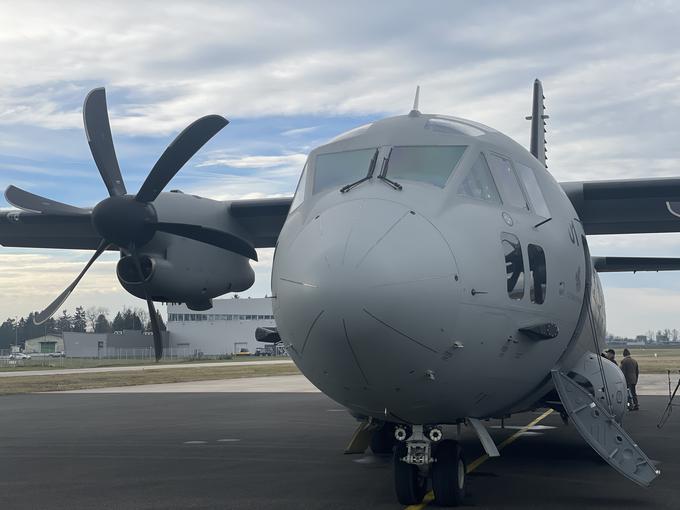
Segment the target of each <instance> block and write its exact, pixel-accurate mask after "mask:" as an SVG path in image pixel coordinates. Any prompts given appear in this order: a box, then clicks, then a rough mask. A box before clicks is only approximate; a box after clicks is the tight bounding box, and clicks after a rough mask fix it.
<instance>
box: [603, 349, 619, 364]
mask: <svg viewBox="0 0 680 510" xmlns="http://www.w3.org/2000/svg"><path fill="white" fill-rule="evenodd" d="M604 352H605V354H606V358H607V359H608V360H609V361H611V362H612V363H614V365H617V366H618V363H617V362H616V351H615V350H614V349H607V350H606V351H604Z"/></svg>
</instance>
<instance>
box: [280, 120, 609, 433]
mask: <svg viewBox="0 0 680 510" xmlns="http://www.w3.org/2000/svg"><path fill="white" fill-rule="evenodd" d="M414 146H425V147H430V146H454V147H461V148H464V149H460V150H464V152H463V153H462V156H461V157H460V159H459V160H458V162H457V164H456V165H455V168H454V169H453V171H452V173H451V174H450V177H449V178H448V179H447V180H446V182H445V184H443V185H442V186H439V185H433V184H431V183H428V182H423V181H422V180H419V179H418V178H416V179H412V178H410V177H409V176H408V175H404V176H400V177H397V176H391V174H390V170H389V166H388V171H387V174H386V175H387V177H389V178H390V179H392V180H393V181H396V182H398V183H399V184H400V185H401V186H402V187H403V188H402V189H396V188H395V187H393V186H392V185H390V184H389V183H388V182H386V181H385V180H383V179H379V178H378V177H377V176H378V174H379V173H380V171H381V165H382V164H384V162H385V161H386V159H385V158H387V156H388V155H389V154H390V149H391V148H393V147H414ZM361 149H370V150H376V149H377V150H378V151H379V152H378V156H377V162H376V164H375V170H374V174H373V177H372V178H370V179H368V180H366V181H365V182H362V183H360V184H358V185H357V186H356V187H354V188H352V189H350V190H349V191H346V192H340V189H341V188H342V187H343V186H344V185H347V184H351V183H352V182H353V181H356V179H355V178H354V177H351V178H350V177H348V178H347V179H346V181H343V182H340V183H339V184H337V185H335V186H330V187H326V188H324V189H318V190H317V189H316V188H315V184H316V183H315V173H316V164H317V158H318V157H319V156H322V155H325V154H335V153H343V152H348V151H357V150H361ZM480 154H483V155H484V158H486V160H487V161H489V160H491V159H492V158H494V157H497V156H500V157H501V158H504V159H505V160H507V161H511V162H512V165H513V166H517V165H525V166H526V167H529V168H530V169H531V170H533V172H534V174H535V177H536V181H537V183H538V186H539V187H540V192H541V193H542V195H543V197H544V199H545V202H546V203H547V206H548V208H549V218H550V219H549V220H548V218H547V217H546V216H545V214H544V215H540V214H538V212H537V210H538V207H537V204H533V203H531V202H532V196H531V193H529V191H528V190H527V186H526V184H525V183H523V184H522V185H521V186H522V191H523V193H524V194H525V196H526V198H528V202H529V203H528V204H527V206H525V207H519V206H516V207H513V206H512V205H510V203H511V200H509V199H508V198H509V197H508V190H507V189H505V188H504V187H503V185H502V183H499V182H496V184H497V188H498V191H499V192H500V200H497V201H493V200H485V199H482V198H476V197H473V196H470V195H465V194H461V192H460V188H461V185H462V183H463V180H464V179H465V178H466V175H467V172H468V171H469V169H470V168H471V167H472V166H473V164H475V162H476V160H477V159H478V158H479V157H480ZM388 161H389V160H388ZM388 165H389V163H388ZM355 170H356V169H351V168H348V169H347V171H348V175H355V174H356V173H357V172H356V171H355ZM520 182H523V181H521V179H520ZM319 188H321V187H320V186H319ZM534 191H535V190H534ZM546 220H548V221H546ZM508 235H510V236H509V237H508ZM504 238H505V239H511V240H512V239H515V238H516V239H517V240H519V244H520V246H521V260H522V264H523V266H524V271H523V274H521V275H520V277H519V279H521V282H520V281H518V282H516V283H515V285H514V286H515V290H514V291H513V292H514V294H513V295H512V296H511V295H510V293H509V290H508V287H509V286H510V284H509V283H508V279H509V278H512V276H511V275H510V274H509V273H510V272H511V270H510V269H508V266H507V264H506V254H507V253H506V252H505V251H504V248H505V249H507V246H508V244H507V242H506V243H505V244H504V243H503V242H502V239H504ZM529 245H533V247H534V248H532V250H534V253H535V250H536V248H535V247H540V249H542V252H543V254H544V257H545V264H544V267H545V274H544V275H543V276H542V277H541V278H543V281H544V282H545V285H544V286H543V288H542V289H538V290H537V291H536V292H539V293H540V292H543V293H544V297H543V302H542V303H538V302H536V301H537V299H536V295H535V294H536V292H534V291H533V289H532V285H534V279H535V278H539V277H540V276H539V275H538V274H534V273H533V272H532V271H531V269H532V268H531V267H530V266H531V265H532V261H531V260H530V255H529ZM515 276H517V275H515ZM519 279H518V280H519ZM589 282H592V285H589V284H588V283H589ZM519 286H521V287H522V290H521V292H520V290H519V289H518V287H519ZM587 289H591V300H592V303H593V307H592V308H593V315H594V317H593V319H594V323H595V328H594V329H595V330H596V333H597V334H596V336H597V337H598V338H602V337H603V334H604V328H605V315H604V306H603V297H602V291H601V287H600V284H599V280H598V279H597V275H596V273H595V271H594V270H593V269H592V265H591V262H590V257H589V254H588V251H587V247H586V245H585V235H584V232H583V229H582V226H581V224H580V222H579V221H578V216H577V214H576V211H575V210H574V207H573V206H572V203H571V202H570V200H569V199H568V198H567V196H566V195H565V193H564V192H563V190H562V188H561V187H560V186H559V184H558V183H557V182H556V181H555V179H554V178H553V177H552V176H551V175H550V174H549V173H548V171H547V170H546V169H545V168H544V167H543V166H542V165H541V164H540V163H539V162H538V161H537V160H536V159H535V158H534V157H533V156H532V155H531V154H530V153H529V152H528V151H527V150H526V149H524V148H523V147H521V146H520V145H519V144H517V143H516V142H514V141H513V140H511V139H510V138H508V137H507V136H505V135H503V134H501V133H499V132H498V131H496V130H493V129H491V128H488V127H486V126H482V125H480V124H477V123H473V122H470V121H466V120H463V119H455V118H452V117H444V116H436V115H424V114H419V113H418V112H412V113H411V114H410V115H404V116H398V117H393V118H388V119H384V120H381V121H377V122H374V123H373V124H370V125H368V126H363V127H361V128H357V129H355V130H352V131H350V132H348V133H346V134H344V135H341V136H339V137H337V138H336V139H334V140H333V141H331V142H330V143H328V144H326V145H323V146H321V147H318V148H316V149H315V150H313V151H312V152H311V153H310V155H309V159H308V162H307V165H306V168H305V170H304V172H303V174H302V177H301V182H300V184H299V185H298V191H297V194H296V198H295V200H294V202H293V206H292V207H291V211H290V214H289V216H288V219H287V221H286V223H285V225H284V227H283V230H282V231H281V234H280V236H279V240H278V244H277V249H276V253H275V257H274V263H273V271H272V290H273V292H274V295H275V297H276V299H275V300H274V314H275V317H276V323H277V325H278V328H279V333H280V336H281V338H282V340H283V342H284V344H285V346H286V347H287V349H288V352H289V353H290V355H291V357H292V358H293V360H294V361H295V363H296V365H297V366H298V367H299V368H300V370H301V371H302V372H303V373H304V375H305V376H306V377H307V378H309V380H310V381H311V382H312V383H314V384H315V385H316V386H317V387H318V388H319V389H320V390H321V391H323V392H324V393H326V394H327V395H329V396H330V397H331V398H333V399H334V400H336V401H337V402H339V403H340V404H342V405H344V406H346V407H347V408H348V409H350V410H351V411H352V412H353V413H354V414H356V415H361V416H371V417H374V418H378V419H382V420H388V421H402V422H407V423H414V424H418V423H442V424H443V423H455V422H456V421H457V420H459V419H462V418H465V417H489V416H501V415H504V414H508V413H510V412H516V411H520V410H524V409H527V408H530V407H531V406H532V405H534V404H536V403H537V402H538V401H539V400H540V399H541V397H543V396H544V395H545V394H546V393H548V392H549V391H550V390H551V389H552V387H553V386H552V381H551V378H550V370H551V369H552V368H553V367H555V366H565V367H569V366H570V365H572V364H574V363H576V362H577V361H578V360H579V358H580V357H581V356H583V355H584V353H585V352H587V351H595V352H598V346H597V343H596V342H594V341H593V336H592V329H591V328H590V327H588V325H587V321H585V320H584V319H585V317H584V316H583V313H584V298H585V297H586V290H587ZM543 324H552V325H555V326H557V329H558V331H559V334H557V336H556V337H554V338H549V339H543V340H537V339H536V338H534V337H532V336H530V335H527V334H525V333H522V332H520V331H519V330H520V328H526V327H531V326H535V325H543Z"/></svg>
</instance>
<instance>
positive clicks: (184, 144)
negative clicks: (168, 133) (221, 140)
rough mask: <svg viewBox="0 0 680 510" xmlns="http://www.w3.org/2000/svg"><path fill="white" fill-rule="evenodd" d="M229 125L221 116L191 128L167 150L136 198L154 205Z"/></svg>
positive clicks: (210, 117)
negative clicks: (180, 173) (186, 165)
mask: <svg viewBox="0 0 680 510" xmlns="http://www.w3.org/2000/svg"><path fill="white" fill-rule="evenodd" d="M227 124H229V121H228V120H227V119H225V118H224V117H221V116H219V115H207V116H205V117H201V118H200V119H198V120H196V121H194V122H192V123H191V124H189V126H187V127H186V128H185V129H184V131H182V132H181V133H180V134H179V135H177V138H175V139H174V140H173V142H172V143H171V144H170V145H169V146H168V148H167V149H165V152H163V154H162V155H161V157H160V158H159V159H158V161H157V162H156V164H155V165H154V166H153V168H152V169H151V172H149V175H148V176H147V177H146V180H145V181H144V184H142V187H141V188H140V189H139V192H138V193H137V196H136V197H135V198H136V199H137V200H139V201H140V202H153V201H154V200H155V199H156V197H157V196H158V195H159V194H160V192H161V191H163V188H165V186H166V185H167V184H168V183H169V182H170V179H172V178H173V177H174V176H175V175H176V174H177V172H179V170H180V169H181V168H182V167H183V166H184V164H185V163H186V162H187V161H189V160H190V159H191V157H192V156H193V155H194V154H196V153H197V152H198V150H199V149H200V148H201V147H203V146H204V145H205V144H206V143H207V141H208V140H210V139H211V138H212V137H213V136H215V135H216V134H217V133H218V132H219V131H220V130H221V129H222V128H223V127H224V126H226V125H227Z"/></svg>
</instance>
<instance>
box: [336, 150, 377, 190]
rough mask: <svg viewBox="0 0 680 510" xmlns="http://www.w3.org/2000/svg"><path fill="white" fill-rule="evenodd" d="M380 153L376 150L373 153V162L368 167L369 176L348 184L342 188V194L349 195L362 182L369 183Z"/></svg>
mask: <svg viewBox="0 0 680 510" xmlns="http://www.w3.org/2000/svg"><path fill="white" fill-rule="evenodd" d="M379 151H380V149H376V150H375V152H374V153H373V157H372V158H371V162H370V163H369V165H368V175H367V176H366V177H362V178H361V179H359V180H358V181H355V182H353V183H351V184H348V185H347V186H343V187H342V188H340V193H347V192H348V191H349V190H351V189H352V188H355V187H357V186H358V185H359V184H361V183H362V182H364V181H367V180H369V179H370V178H371V177H373V172H374V171H375V164H376V162H377V161H378V152H379Z"/></svg>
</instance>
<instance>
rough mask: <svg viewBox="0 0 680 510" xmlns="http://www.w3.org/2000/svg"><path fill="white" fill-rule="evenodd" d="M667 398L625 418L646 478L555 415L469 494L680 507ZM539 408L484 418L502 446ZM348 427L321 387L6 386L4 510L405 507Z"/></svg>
mask: <svg viewBox="0 0 680 510" xmlns="http://www.w3.org/2000/svg"><path fill="white" fill-rule="evenodd" d="M666 400H667V398H665V397H660V396H656V397H651V396H650V397H644V398H641V406H642V410H641V411H638V412H635V413H629V414H628V416H626V421H625V427H626V429H627V430H628V431H629V433H630V434H631V435H632V436H633V437H634V438H635V439H636V440H637V441H638V443H639V444H640V446H641V447H642V448H643V449H644V450H645V451H646V453H647V454H648V455H649V456H650V457H651V458H653V459H656V460H659V461H661V463H662V466H661V469H662V471H663V474H662V476H661V477H660V478H659V479H658V480H657V481H656V483H655V484H654V486H653V487H652V488H649V489H644V488H641V487H638V486H636V485H635V484H633V483H632V482H629V481H628V480H626V479H625V478H623V477H621V476H620V475H619V474H617V473H616V472H615V471H614V470H613V469H611V468H610V467H609V466H608V465H607V464H605V463H604V462H603V461H601V460H600V459H599V457H598V456H597V455H596V454H595V453H594V452H593V451H592V450H591V449H590V448H589V447H588V446H587V445H586V444H585V443H584V442H583V440H582V439H581V438H580V437H579V435H578V433H577V432H576V431H575V430H574V428H573V427H572V426H567V427H564V426H562V425H561V420H560V419H559V416H557V415H556V414H555V413H553V414H551V415H549V416H547V417H546V418H544V419H543V420H541V421H540V422H539V423H538V424H537V425H536V426H535V427H533V428H532V429H531V430H529V431H528V432H527V433H524V434H521V435H520V436H519V437H517V439H516V440H515V441H514V442H512V443H511V444H509V445H508V446H507V447H505V448H504V449H503V450H502V452H501V457H500V458H496V459H489V460H487V461H486V462H483V463H482V464H481V465H479V466H478V467H477V468H476V469H475V470H474V471H473V472H472V473H470V475H469V478H468V488H469V495H468V498H467V501H466V506H469V507H474V508H476V509H482V508H522V509H526V508H541V509H545V508H565V509H574V508H578V509H579V510H583V509H590V508H593V509H595V508H597V509H602V508H612V509H613V508H615V509H617V510H620V509H624V508H635V509H641V508H643V509H646V508H649V509H651V508H654V509H659V508H668V509H678V508H680V458H679V455H680V409H678V410H676V412H675V415H673V416H671V418H670V420H669V421H668V423H667V424H666V426H665V427H664V428H663V429H661V430H658V429H657V428H656V423H657V420H658V418H659V416H660V414H661V412H662V410H663V407H664V406H665V402H666ZM541 414H542V411H541V412H536V413H525V414H522V415H517V416H514V417H513V418H512V419H511V420H508V421H506V423H505V425H506V428H504V429H501V428H498V426H499V423H498V422H495V421H492V422H488V425H489V427H491V429H490V430H491V434H492V436H493V437H494V439H495V440H496V442H497V444H498V443H500V442H501V441H503V440H504V439H506V438H509V437H511V436H512V435H513V434H517V432H518V429H519V428H520V427H521V426H524V425H527V424H528V423H530V422H531V421H532V420H534V419H536V418H537V417H539V416H540V415H541ZM553 427H555V428H553ZM354 428H355V422H354V420H353V419H352V418H351V417H350V416H349V415H348V414H347V413H346V412H344V411H343V410H342V409H340V408H339V406H338V405H337V404H335V403H334V402H332V401H331V400H329V399H328V398H327V397H325V396H324V395H322V394H320V393H275V394H274V393H208V394H200V393H197V394H192V393H176V394H170V393H154V394H32V395H21V396H6V397H1V398H0V509H2V510H13V509H69V510H71V509H128V508H129V509H152V508H153V509H180V508H181V509H184V508H211V509H212V508H215V509H217V508H220V509H232V508H233V509H292V508H301V509H341V508H347V509H350V508H351V509H356V508H361V509H363V508H375V509H397V508H401V507H400V505H399V504H398V503H396V499H395V496H394V491H393V486H392V472H391V460H390V459H389V458H388V457H387V458H386V457H375V456H372V455H359V456H349V455H343V453H342V452H343V449H344V447H345V445H346V444H347V442H348V441H349V438H350V436H351V435H352V432H353V430H354ZM447 433H448V434H452V435H454V434H455V428H452V429H450V430H447ZM461 442H462V444H463V445H464V451H465V455H466V458H467V460H468V463H471V462H472V461H474V460H475V459H477V458H478V457H480V455H481V454H482V451H481V447H480V446H479V445H478V441H477V440H476V439H475V438H474V436H472V434H471V432H470V431H469V430H465V429H464V430H463V434H462V436H461Z"/></svg>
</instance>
